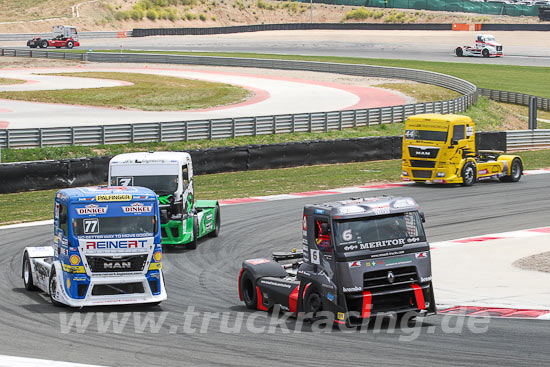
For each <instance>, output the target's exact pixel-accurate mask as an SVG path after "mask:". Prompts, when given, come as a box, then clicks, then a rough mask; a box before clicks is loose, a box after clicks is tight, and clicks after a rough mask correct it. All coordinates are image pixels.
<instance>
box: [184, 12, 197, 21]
mask: <svg viewBox="0 0 550 367" xmlns="http://www.w3.org/2000/svg"><path fill="white" fill-rule="evenodd" d="M184 16H185V19H187V20H195V19H197V14H195V13H191V12H190V11H187V12H185V14H184Z"/></svg>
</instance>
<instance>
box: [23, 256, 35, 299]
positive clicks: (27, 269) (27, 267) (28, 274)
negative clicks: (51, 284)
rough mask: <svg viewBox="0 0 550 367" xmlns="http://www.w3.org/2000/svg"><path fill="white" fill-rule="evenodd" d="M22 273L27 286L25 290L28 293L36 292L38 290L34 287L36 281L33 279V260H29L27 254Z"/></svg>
mask: <svg viewBox="0 0 550 367" xmlns="http://www.w3.org/2000/svg"><path fill="white" fill-rule="evenodd" d="M21 271H22V276H23V283H24V284H25V289H26V290H28V291H34V290H36V289H37V288H36V286H35V285H34V281H33V279H32V268H31V259H29V255H28V254H27V253H26V252H25V255H23V267H22V269H21Z"/></svg>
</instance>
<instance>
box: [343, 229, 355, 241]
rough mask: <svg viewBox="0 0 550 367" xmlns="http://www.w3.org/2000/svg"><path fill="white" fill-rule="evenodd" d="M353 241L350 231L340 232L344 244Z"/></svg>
mask: <svg viewBox="0 0 550 367" xmlns="http://www.w3.org/2000/svg"><path fill="white" fill-rule="evenodd" d="M352 239H353V232H352V231H351V229H346V230H345V231H342V240H344V241H345V242H349V241H351V240H352Z"/></svg>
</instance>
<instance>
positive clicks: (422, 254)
mask: <svg viewBox="0 0 550 367" xmlns="http://www.w3.org/2000/svg"><path fill="white" fill-rule="evenodd" d="M414 257H415V258H417V259H425V258H427V257H428V251H423V252H417V253H416V254H414Z"/></svg>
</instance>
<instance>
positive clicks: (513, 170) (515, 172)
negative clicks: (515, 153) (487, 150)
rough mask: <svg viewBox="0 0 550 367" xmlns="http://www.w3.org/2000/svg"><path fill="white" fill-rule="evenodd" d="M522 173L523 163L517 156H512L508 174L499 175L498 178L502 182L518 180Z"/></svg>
mask: <svg viewBox="0 0 550 367" xmlns="http://www.w3.org/2000/svg"><path fill="white" fill-rule="evenodd" d="M522 174H523V165H522V164H521V161H520V160H519V159H518V158H514V160H513V161H512V167H510V176H504V177H501V178H500V180H501V181H504V182H518V181H519V180H520V179H521V175H522Z"/></svg>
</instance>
